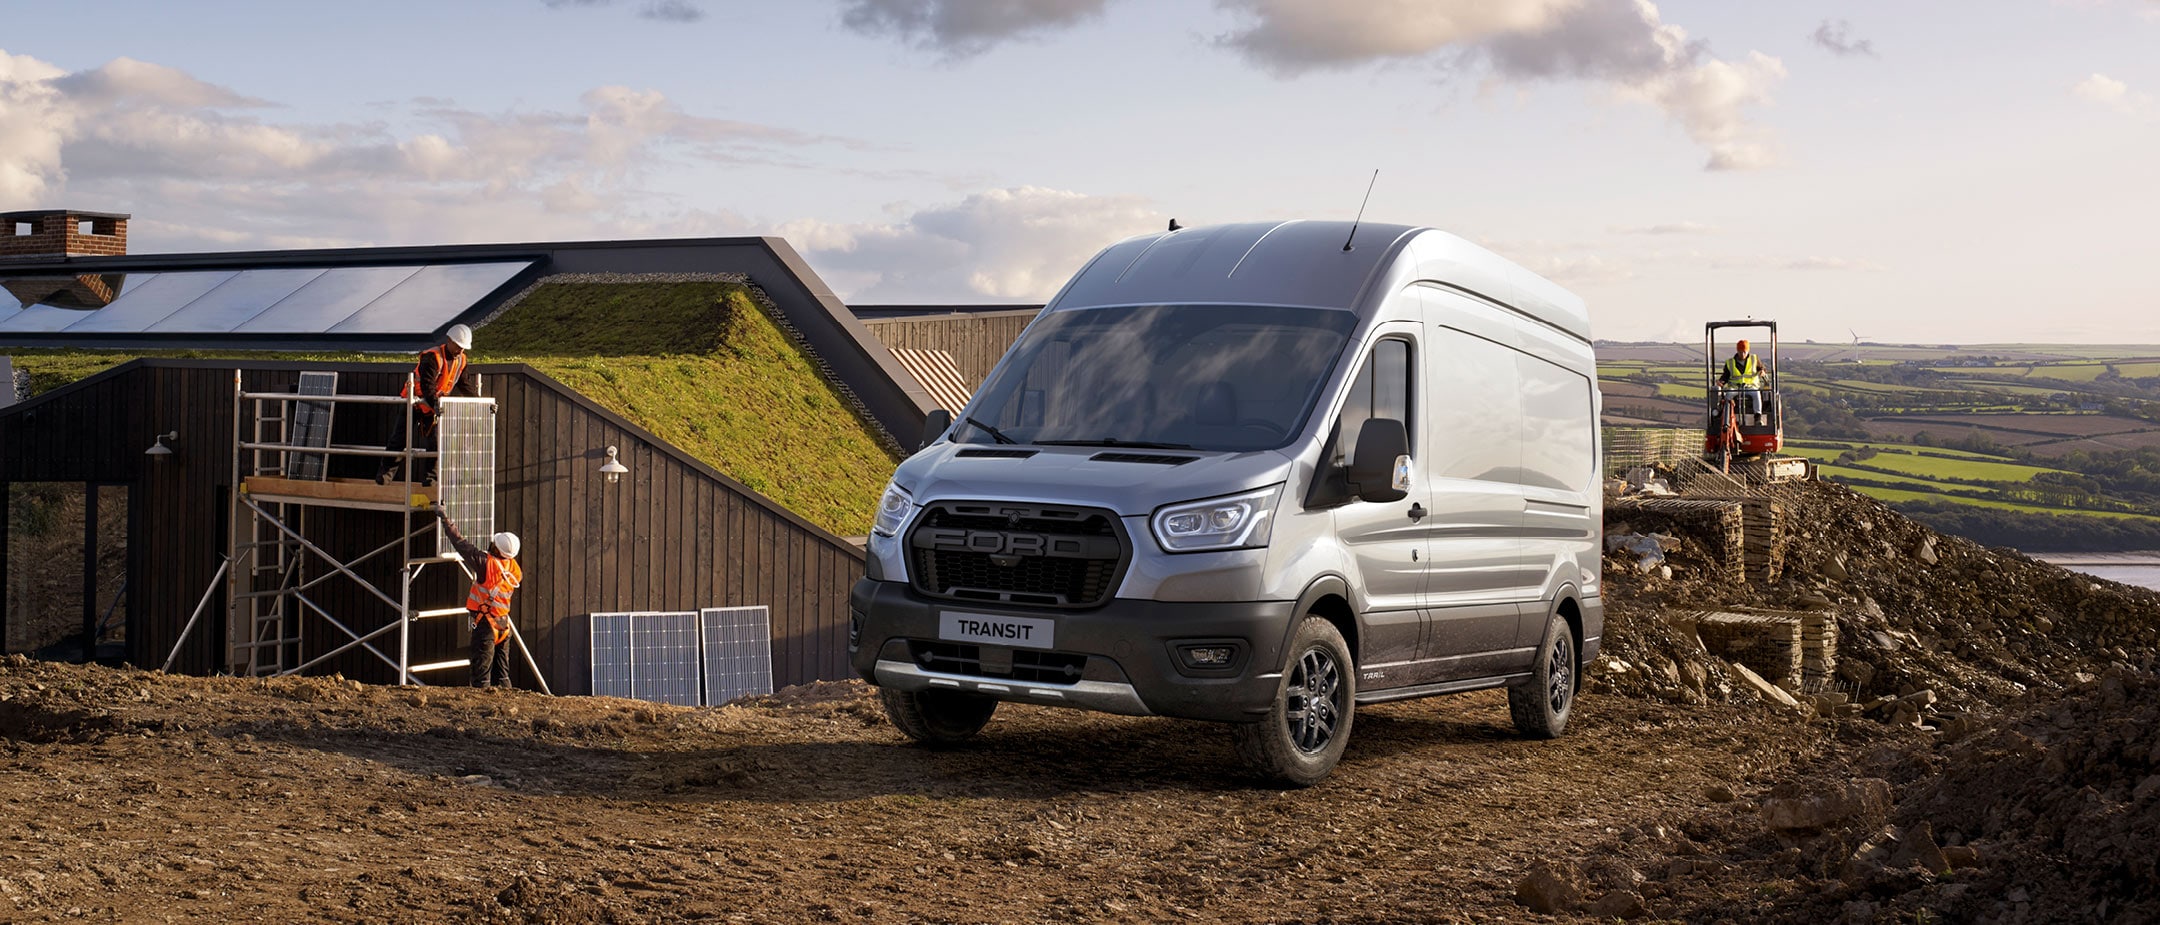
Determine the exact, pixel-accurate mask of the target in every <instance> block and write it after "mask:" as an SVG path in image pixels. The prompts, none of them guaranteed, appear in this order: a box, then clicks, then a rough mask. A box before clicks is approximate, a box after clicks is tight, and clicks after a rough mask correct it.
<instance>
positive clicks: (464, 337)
mask: <svg viewBox="0 0 2160 925" xmlns="http://www.w3.org/2000/svg"><path fill="white" fill-rule="evenodd" d="M444 336H445V337H448V338H450V342H451V343H453V344H456V345H457V348H458V349H459V350H471V349H472V329H471V328H468V327H466V326H464V325H462V324H453V325H451V326H450V331H449V333H447V334H445V335H444Z"/></svg>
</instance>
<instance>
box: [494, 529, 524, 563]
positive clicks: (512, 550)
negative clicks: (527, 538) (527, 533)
mask: <svg viewBox="0 0 2160 925" xmlns="http://www.w3.org/2000/svg"><path fill="white" fill-rule="evenodd" d="M494 543H495V551H496V552H499V553H502V554H503V555H504V556H505V557H508V558H511V559H515V558H517V554H518V538H517V534H515V533H512V532H510V531H508V530H504V531H503V532H501V533H497V534H495V539H494Z"/></svg>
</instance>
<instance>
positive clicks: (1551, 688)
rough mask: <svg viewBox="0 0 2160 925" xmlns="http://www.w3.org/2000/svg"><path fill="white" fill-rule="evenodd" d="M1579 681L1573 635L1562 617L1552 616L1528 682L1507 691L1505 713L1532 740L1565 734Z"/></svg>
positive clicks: (1578, 661) (1547, 621)
mask: <svg viewBox="0 0 2160 925" xmlns="http://www.w3.org/2000/svg"><path fill="white" fill-rule="evenodd" d="M1581 679H1582V664H1581V659H1580V657H1578V655H1577V653H1576V649H1575V633H1574V631H1573V630H1570V629H1569V628H1568V623H1567V620H1566V619H1565V618H1563V617H1561V616H1560V615H1559V614H1553V615H1552V616H1551V617H1548V618H1546V620H1545V642H1544V644H1543V645H1542V646H1541V647H1540V648H1539V649H1538V656H1537V661H1536V662H1535V663H1534V664H1533V665H1532V667H1531V669H1530V680H1529V681H1527V682H1525V683H1523V684H1519V685H1516V686H1514V687H1510V688H1508V692H1507V703H1508V713H1509V714H1510V715H1512V716H1513V717H1514V718H1515V728H1516V729H1517V730H1518V731H1520V732H1521V733H1522V734H1523V735H1526V736H1529V737H1531V738H1533V739H1556V738H1559V737H1560V734H1561V733H1563V732H1566V731H1567V721H1568V717H1569V716H1572V715H1574V713H1575V693H1576V690H1577V689H1578V686H1579V684H1580V682H1581Z"/></svg>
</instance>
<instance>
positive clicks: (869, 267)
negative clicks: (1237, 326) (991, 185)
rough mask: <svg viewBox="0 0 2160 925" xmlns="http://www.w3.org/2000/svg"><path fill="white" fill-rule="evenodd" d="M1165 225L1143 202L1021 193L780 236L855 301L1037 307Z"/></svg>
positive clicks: (810, 226)
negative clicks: (1125, 243) (1119, 245)
mask: <svg viewBox="0 0 2160 925" xmlns="http://www.w3.org/2000/svg"><path fill="white" fill-rule="evenodd" d="M1164 218H1165V217H1164V216H1163V215H1162V213H1160V212H1158V211H1156V210H1155V209H1154V208H1153V207H1152V206H1151V205H1149V204H1148V202H1147V201H1146V200H1144V199H1140V198H1138V197H1133V196H1100V195H1090V194H1087V193H1078V192H1072V191H1068V190H1056V189H1044V188H1041V187H1034V186H1022V187H1015V188H1010V189H994V190H990V191H988V192H983V193H978V194H976V195H972V196H969V197H967V198H965V199H963V200H961V201H960V202H957V203H952V204H948V205H943V206H937V207H933V208H929V209H922V210H918V211H916V212H914V213H912V214H910V215H908V216H907V217H906V218H904V219H902V220H899V221H896V222H891V223H879V224H851V225H837V224H828V223H822V222H814V221H798V222H793V223H789V224H785V225H782V226H780V228H779V229H778V230H779V233H780V234H782V235H783V236H785V237H786V238H787V239H788V240H789V241H790V242H792V243H794V244H795V245H796V246H797V247H798V248H800V249H802V251H803V253H804V255H805V256H806V257H807V258H808V259H809V260H810V262H811V263H812V264H814V265H815V266H816V267H817V268H818V272H819V273H820V274H822V275H825V276H826V278H827V280H828V281H829V282H831V283H832V284H833V286H834V288H835V289H837V290H840V291H841V292H842V294H843V295H844V297H846V298H847V299H848V300H849V301H867V302H889V301H937V300H946V299H999V300H1021V301H1030V302H1038V301H1043V300H1047V299H1048V298H1049V297H1050V296H1052V295H1054V294H1056V292H1057V289H1058V287H1059V286H1060V285H1063V284H1064V282H1065V280H1066V279H1068V278H1070V277H1071V276H1072V275H1073V273H1074V272H1075V271H1077V270H1079V269H1080V266H1081V265H1082V264H1083V263H1085V262H1086V261H1087V259H1088V258H1089V257H1092V256H1094V255H1095V253H1096V252H1097V251H1099V250H1101V249H1102V248H1103V247H1104V246H1106V245H1108V244H1110V243H1111V242H1113V241H1116V240H1119V239H1121V238H1125V237H1129V236H1131V235H1135V234H1140V233H1142V232H1147V231H1154V230H1157V229H1160V228H1161V227H1162V226H1163V221H1164Z"/></svg>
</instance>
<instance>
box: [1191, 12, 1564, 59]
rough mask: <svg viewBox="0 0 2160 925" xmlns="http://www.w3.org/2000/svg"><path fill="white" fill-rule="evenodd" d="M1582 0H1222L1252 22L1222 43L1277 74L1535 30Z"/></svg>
mask: <svg viewBox="0 0 2160 925" xmlns="http://www.w3.org/2000/svg"><path fill="white" fill-rule="evenodd" d="M1578 3H1579V0H1496V2H1488V0H1437V2H1432V0H1364V2H1360V3H1336V2H1332V0H1217V5H1218V6H1220V7H1223V8H1225V9H1227V10H1229V11H1230V12H1231V13H1232V15H1234V16H1237V17H1238V18H1240V19H1244V20H1247V21H1248V24H1247V25H1246V26H1244V27H1243V28H1241V29H1237V30H1234V31H1231V32H1229V33H1226V34H1224V35H1221V36H1218V37H1217V38H1216V43H1217V44H1219V45H1221V46H1223V47H1226V48H1230V49H1232V50H1235V51H1237V52H1238V53H1239V54H1241V55H1243V56H1244V57H1245V58H1246V59H1247V60H1249V61H1251V62H1252V63H1254V64H1256V65H1258V66H1260V67H1261V68H1264V69H1266V70H1268V71H1270V72H1272V73H1274V74H1276V75H1277V76H1283V77H1290V76H1296V75H1298V74H1302V73H1305V72H1307V71H1311V70H1317V69H1326V68H1347V67H1357V66H1361V65H1364V64H1368V63H1371V62H1373V61H1377V60H1382V59H1387V58H1406V59H1408V58H1423V57H1425V56H1427V55H1429V54H1431V53H1433V52H1434V51H1436V50H1438V49H1441V48H1446V47H1449V46H1455V45H1467V44H1473V43H1476V42H1481V41H1484V40H1487V39H1491V38H1494V37H1497V36H1500V35H1506V34H1510V33H1521V32H1535V31H1539V30H1543V29H1548V28H1551V27H1552V26H1554V25H1555V24H1556V23H1558V22H1559V21H1560V20H1561V19H1563V18H1564V17H1565V14H1567V13H1569V12H1570V11H1571V10H1572V8H1574V7H1575V6H1577V5H1578Z"/></svg>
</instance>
